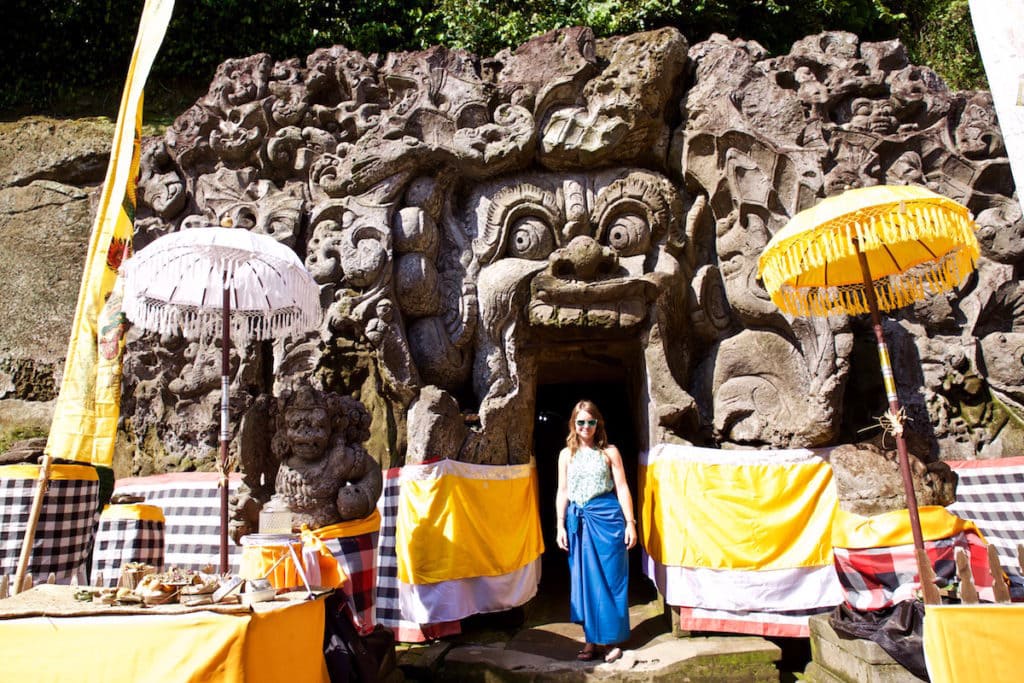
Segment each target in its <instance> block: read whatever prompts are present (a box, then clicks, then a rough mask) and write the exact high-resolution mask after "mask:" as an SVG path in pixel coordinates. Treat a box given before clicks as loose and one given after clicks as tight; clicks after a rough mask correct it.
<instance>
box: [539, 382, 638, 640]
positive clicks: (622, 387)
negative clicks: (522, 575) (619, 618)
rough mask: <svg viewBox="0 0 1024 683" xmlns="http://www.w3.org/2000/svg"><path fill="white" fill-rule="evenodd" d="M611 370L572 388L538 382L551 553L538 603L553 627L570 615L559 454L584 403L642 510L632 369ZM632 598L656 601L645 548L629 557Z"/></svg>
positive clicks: (542, 484) (543, 502)
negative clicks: (558, 499) (595, 415)
mask: <svg viewBox="0 0 1024 683" xmlns="http://www.w3.org/2000/svg"><path fill="white" fill-rule="evenodd" d="M563 370H564V365H563ZM605 370H607V371H609V372H605V373H603V374H604V376H603V377H599V378H596V379H584V380H581V381H572V382H558V381H548V382H544V381H543V380H544V377H543V376H542V375H540V374H539V377H538V379H539V380H540V381H539V382H538V384H537V394H536V415H535V422H534V431H533V446H534V453H535V454H536V460H537V478H538V493H539V505H540V520H541V526H542V530H543V535H544V548H545V550H544V555H543V557H542V574H541V583H540V588H539V591H538V597H539V598H540V599H539V600H537V601H535V602H537V603H539V604H540V605H544V606H546V607H545V608H546V609H549V610H550V613H551V620H552V621H565V620H566V619H567V617H568V609H569V605H568V602H569V566H568V561H567V555H566V553H565V551H563V550H561V549H559V547H558V544H557V543H556V539H555V494H556V492H557V488H558V453H559V451H561V449H562V448H563V447H564V446H565V437H566V436H567V434H568V431H567V430H568V423H569V416H570V415H571V414H572V409H573V407H574V406H575V405H576V403H577V402H578V401H580V400H583V399H587V400H590V401H593V402H594V403H595V404H596V405H597V406H598V408H599V409H600V410H601V414H602V415H603V416H604V419H605V425H606V429H607V432H608V440H609V442H610V443H612V444H614V445H615V446H617V447H618V448H619V451H620V452H621V453H622V459H623V466H624V469H625V471H626V479H627V481H628V482H629V489H630V492H631V493H632V495H633V507H634V510H636V509H637V508H638V505H639V501H638V496H639V492H638V488H637V483H638V480H637V469H638V457H639V453H638V445H637V444H639V443H641V442H642V441H644V439H641V438H638V426H637V425H636V423H635V420H636V419H637V417H636V415H637V414H638V411H637V410H636V403H635V401H636V399H635V395H636V393H635V391H634V390H632V387H630V386H629V385H628V383H627V381H626V367H625V365H624V364H623V363H619V364H617V365H616V366H615V367H610V368H605ZM563 374H564V372H563ZM631 374H632V373H631ZM632 376H634V377H635V376H636V375H635V374H632ZM550 379H552V380H553V379H554V378H553V377H552V378H550ZM629 592H630V603H631V604H632V603H634V601H642V602H647V601H650V600H651V599H652V597H653V596H654V595H656V592H655V589H654V586H653V585H652V584H651V582H650V581H649V580H648V579H647V578H646V577H645V576H644V575H643V570H642V566H641V558H640V545H639V543H638V544H637V545H636V546H635V547H634V548H633V549H632V550H631V551H630V553H629Z"/></svg>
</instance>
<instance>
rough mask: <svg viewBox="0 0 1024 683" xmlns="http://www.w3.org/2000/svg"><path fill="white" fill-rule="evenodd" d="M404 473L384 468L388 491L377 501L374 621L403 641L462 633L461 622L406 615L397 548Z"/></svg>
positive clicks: (385, 488)
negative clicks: (413, 618)
mask: <svg viewBox="0 0 1024 683" xmlns="http://www.w3.org/2000/svg"><path fill="white" fill-rule="evenodd" d="M401 473H402V468H401V467H393V468H391V469H389V470H384V491H383V493H381V496H380V499H379V500H378V501H377V509H378V510H379V511H380V515H381V522H380V536H379V538H378V543H377V600H376V605H375V611H374V620H375V621H376V622H377V623H378V624H382V625H383V626H385V627H387V628H390V629H391V630H392V631H394V633H395V638H396V639H397V640H399V641H401V642H406V643H421V642H424V641H427V640H433V639H436V638H441V637H444V636H447V635H454V634H456V633H459V632H460V631H461V628H460V624H459V622H457V621H455V622H445V623H441V624H416V623H413V622H411V621H406V620H405V619H403V618H402V609H401V606H400V604H399V595H398V555H397V553H396V551H395V532H396V529H397V522H398V494H399V490H400V479H399V475H400V474H401Z"/></svg>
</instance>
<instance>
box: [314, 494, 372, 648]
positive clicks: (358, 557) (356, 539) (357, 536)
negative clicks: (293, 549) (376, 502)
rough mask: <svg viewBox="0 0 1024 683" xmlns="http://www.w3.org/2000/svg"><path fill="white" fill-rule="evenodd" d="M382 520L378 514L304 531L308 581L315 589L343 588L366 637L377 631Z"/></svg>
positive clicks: (358, 628)
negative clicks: (313, 559) (313, 558)
mask: <svg viewBox="0 0 1024 683" xmlns="http://www.w3.org/2000/svg"><path fill="white" fill-rule="evenodd" d="M380 520H381V516H380V512H378V511H377V510H374V511H373V513H372V514H370V515H369V516H368V517H367V518H366V519H357V520H352V521H346V522H340V523H338V524H332V525H330V526H326V527H321V528H319V529H313V530H308V529H305V528H304V529H303V531H302V541H303V544H304V548H303V552H304V554H306V557H307V559H306V576H307V578H308V579H309V581H310V582H311V583H313V584H315V585H320V586H324V587H327V586H329V585H333V586H334V587H337V588H340V589H341V590H342V591H343V592H344V594H345V600H346V602H348V606H349V608H350V609H351V611H352V619H353V621H354V622H355V627H356V629H357V630H358V631H359V632H360V633H362V634H364V635H365V634H367V633H369V632H371V631H373V624H374V621H373V608H374V602H375V594H376V591H377V541H378V537H379V536H380ZM310 550H314V552H315V554H316V558H317V563H316V568H315V571H316V572H317V573H318V574H319V575H320V580H319V581H318V580H316V579H315V578H314V576H313V571H314V566H313V564H312V563H310V561H309V559H308V558H309V555H308V554H307V553H308V552H309V551H310Z"/></svg>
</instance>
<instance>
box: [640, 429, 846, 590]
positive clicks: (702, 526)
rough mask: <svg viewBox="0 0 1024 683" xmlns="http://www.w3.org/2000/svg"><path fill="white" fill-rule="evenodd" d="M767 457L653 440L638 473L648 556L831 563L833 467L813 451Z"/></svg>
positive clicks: (759, 566)
mask: <svg viewBox="0 0 1024 683" xmlns="http://www.w3.org/2000/svg"><path fill="white" fill-rule="evenodd" d="M804 453H805V454H810V452H809V451H805V452H804ZM771 455H772V454H771V452H763V451H749V452H746V451H717V450H714V449H703V448H690V447H685V446H658V447H657V448H656V449H655V451H653V452H652V454H651V455H650V456H649V457H647V459H646V463H644V464H642V467H641V471H640V480H641V482H642V490H641V515H642V534H643V543H644V548H645V549H646V550H647V553H648V554H649V555H650V556H651V558H652V559H654V560H655V561H656V562H659V563H661V564H663V565H672V566H678V567H702V568H708V569H743V570H769V569H792V568H796V567H820V566H826V565H830V564H831V563H832V547H831V545H830V544H829V543H828V539H829V538H830V536H831V527H832V516H833V514H834V513H835V510H836V509H837V507H838V499H837V497H836V493H835V487H834V486H833V483H832V468H831V467H830V466H829V464H828V462H826V461H825V460H823V459H821V458H818V457H804V458H801V459H800V460H799V461H796V462H792V461H788V459H787V456H786V452H782V457H778V458H774V459H775V460H776V462H772V461H771V457H770V456H771ZM744 458H745V459H747V460H749V461H750V462H749V463H746V462H743V459H744Z"/></svg>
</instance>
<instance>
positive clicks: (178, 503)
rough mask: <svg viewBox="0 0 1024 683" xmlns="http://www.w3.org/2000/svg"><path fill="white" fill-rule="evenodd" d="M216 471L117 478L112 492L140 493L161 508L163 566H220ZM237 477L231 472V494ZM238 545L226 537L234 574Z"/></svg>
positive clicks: (239, 551) (235, 486) (183, 567)
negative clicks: (163, 520) (162, 516)
mask: <svg viewBox="0 0 1024 683" xmlns="http://www.w3.org/2000/svg"><path fill="white" fill-rule="evenodd" d="M217 477H218V475H217V473H216V472H179V473H174V474H158V475H154V476H150V477H132V478H129V479H120V480H118V482H117V484H116V485H115V487H114V493H115V494H118V493H128V494H132V495H136V496H143V497H144V498H145V499H146V500H145V502H146V503H147V504H149V505H157V506H159V507H160V509H162V510H163V513H164V519H165V520H166V521H165V523H164V548H165V550H164V566H165V567H178V568H180V569H195V570H201V569H203V568H204V567H207V566H212V567H213V568H214V569H215V570H219V568H220V489H219V488H218V487H217ZM241 482H242V480H241V476H240V475H236V474H233V475H231V478H230V481H229V486H228V493H229V495H234V493H235V491H236V490H237V489H238V486H239V484H241ZM241 557H242V548H241V547H240V546H238V545H236V544H235V542H234V541H232V540H231V539H228V564H229V571H231V572H233V573H238V568H239V564H240V560H241Z"/></svg>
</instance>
